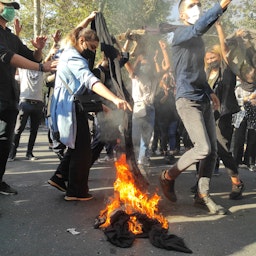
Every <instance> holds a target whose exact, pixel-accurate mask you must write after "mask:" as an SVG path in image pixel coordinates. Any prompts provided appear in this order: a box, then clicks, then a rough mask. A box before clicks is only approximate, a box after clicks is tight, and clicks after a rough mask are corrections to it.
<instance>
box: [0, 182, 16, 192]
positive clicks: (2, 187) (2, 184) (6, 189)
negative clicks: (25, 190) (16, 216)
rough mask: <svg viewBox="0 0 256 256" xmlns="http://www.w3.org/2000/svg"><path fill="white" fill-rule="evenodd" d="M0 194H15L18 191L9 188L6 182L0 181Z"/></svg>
mask: <svg viewBox="0 0 256 256" xmlns="http://www.w3.org/2000/svg"><path fill="white" fill-rule="evenodd" d="M0 194H3V195H17V194H18V192H17V191H16V190H15V189H13V188H11V187H10V186H9V185H8V184H7V183H5V182H4V181H2V182H0Z"/></svg>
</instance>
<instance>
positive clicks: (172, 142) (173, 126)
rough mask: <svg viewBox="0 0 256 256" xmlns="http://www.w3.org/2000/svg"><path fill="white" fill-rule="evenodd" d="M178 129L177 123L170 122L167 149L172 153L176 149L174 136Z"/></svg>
mask: <svg viewBox="0 0 256 256" xmlns="http://www.w3.org/2000/svg"><path fill="white" fill-rule="evenodd" d="M177 128H178V121H171V122H170V124H169V127H168V138H169V149H170V151H173V150H175V149H176V134H177Z"/></svg>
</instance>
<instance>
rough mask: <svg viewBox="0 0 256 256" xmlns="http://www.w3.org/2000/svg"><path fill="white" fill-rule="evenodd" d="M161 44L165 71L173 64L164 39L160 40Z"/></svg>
mask: <svg viewBox="0 0 256 256" xmlns="http://www.w3.org/2000/svg"><path fill="white" fill-rule="evenodd" d="M159 45H160V48H161V50H162V54H163V61H162V69H163V70H164V71H167V70H168V69H169V68H170V66H171V64H170V59H169V55H168V52H167V49H166V43H165V42H164V41H162V40H160V41H159Z"/></svg>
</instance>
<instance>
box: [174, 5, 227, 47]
mask: <svg viewBox="0 0 256 256" xmlns="http://www.w3.org/2000/svg"><path fill="white" fill-rule="evenodd" d="M222 14H223V10H222V8H221V6H220V4H219V3H217V4H215V5H214V6H213V7H212V8H211V9H209V10H208V11H207V12H206V13H204V15H202V16H201V17H200V18H199V20H198V21H197V22H196V23H195V25H191V26H182V29H179V28H178V29H177V30H176V31H175V36H174V38H173V45H177V44H181V43H183V42H185V41H188V40H190V39H191V38H193V37H198V36H202V35H203V34H204V33H206V32H207V31H208V30H209V29H210V27H211V26H212V25H213V24H214V22H215V21H216V20H217V19H218V18H219V17H220V16H221V15H222Z"/></svg>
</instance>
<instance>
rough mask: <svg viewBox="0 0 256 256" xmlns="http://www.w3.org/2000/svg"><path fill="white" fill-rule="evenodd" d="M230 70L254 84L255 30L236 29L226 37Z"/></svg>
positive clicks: (255, 58)
mask: <svg viewBox="0 0 256 256" xmlns="http://www.w3.org/2000/svg"><path fill="white" fill-rule="evenodd" d="M226 44H227V46H228V48H229V53H228V56H227V59H228V63H229V66H230V67H231V69H232V71H233V72H234V73H235V74H236V75H237V76H239V77H240V78H241V80H242V81H244V82H247V83H249V84H256V31H255V30H244V31H242V32H241V31H240V32H239V31H236V32H235V33H234V34H232V35H230V36H228V37H227V38H226Z"/></svg>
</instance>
